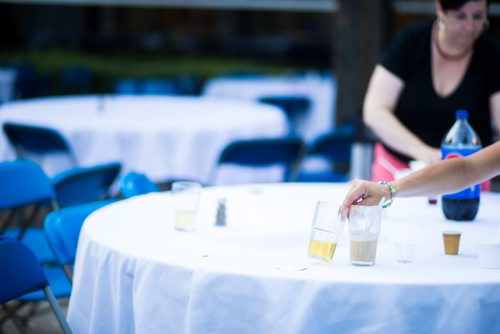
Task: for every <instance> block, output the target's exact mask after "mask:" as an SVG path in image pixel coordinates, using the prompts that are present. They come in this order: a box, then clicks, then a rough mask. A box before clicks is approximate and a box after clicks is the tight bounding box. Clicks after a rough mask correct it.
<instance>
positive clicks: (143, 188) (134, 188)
mask: <svg viewBox="0 0 500 334" xmlns="http://www.w3.org/2000/svg"><path fill="white" fill-rule="evenodd" d="M159 191H160V188H159V187H158V186H157V185H156V184H155V183H154V182H153V181H151V179H150V178H148V177H147V176H146V175H145V174H142V173H137V172H130V173H128V174H127V175H125V177H123V179H122V182H121V185H120V193H121V194H122V195H123V197H124V198H130V197H133V196H137V195H143V194H147V193H151V192H159Z"/></svg>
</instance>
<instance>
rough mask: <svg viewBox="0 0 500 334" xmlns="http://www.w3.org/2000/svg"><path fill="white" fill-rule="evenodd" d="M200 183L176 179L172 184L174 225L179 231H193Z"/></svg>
mask: <svg viewBox="0 0 500 334" xmlns="http://www.w3.org/2000/svg"><path fill="white" fill-rule="evenodd" d="M201 189H202V187H201V184H199V183H197V182H188V181H177V182H174V183H173V184H172V198H173V205H174V227H175V229H176V230H179V231H193V230H194V229H195V227H196V210H197V208H198V202H199V200H200V194H201Z"/></svg>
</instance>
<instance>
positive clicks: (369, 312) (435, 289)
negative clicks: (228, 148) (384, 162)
mask: <svg viewBox="0 0 500 334" xmlns="http://www.w3.org/2000/svg"><path fill="white" fill-rule="evenodd" d="M347 189H348V188H347V186H346V185H326V184H323V185H315V184H280V185H266V186H264V185H253V186H237V187H235V186H233V187H214V188H206V189H205V190H204V192H203V194H202V200H201V207H200V211H199V215H198V228H197V230H196V231H195V232H191V233H190V232H178V231H175V230H174V229H173V213H172V202H171V196H170V194H169V193H162V194H152V195H145V196H140V197H136V198H134V199H131V200H127V201H123V202H119V203H116V204H113V205H111V206H108V207H105V208H103V209H101V210H99V211H97V212H95V213H93V214H92V215H91V216H90V217H89V218H88V219H87V220H86V222H85V224H84V227H83V229H82V233H81V235H80V243H79V246H78V252H77V259H76V266H75V272H74V273H75V276H74V277H75V279H74V286H73V293H72V295H71V298H70V303H69V310H68V320H69V323H70V325H71V327H72V328H73V330H74V331H75V333H134V332H135V333H333V332H339V333H498V332H499V331H500V317H499V310H500V270H487V269H482V268H480V267H479V265H478V260H477V247H476V242H477V240H480V239H489V238H491V237H492V236H493V235H494V234H495V232H496V229H497V227H498V225H499V222H500V220H499V216H498V212H497V210H496V208H497V206H498V203H499V202H500V195H498V194H485V195H483V196H482V199H481V208H480V212H479V214H478V217H477V219H476V220H475V221H474V222H472V223H457V222H450V221H446V220H445V219H444V218H443V216H442V214H441V209H440V207H439V206H429V205H428V204H427V200H426V199H424V198H414V199H399V198H398V199H397V200H396V201H395V203H394V205H393V207H391V208H390V209H388V210H386V211H385V212H384V217H383V221H382V232H381V236H380V240H379V246H378V251H377V260H376V264H375V266H372V267H356V266H352V265H350V264H349V239H348V233H347V228H346V229H345V230H344V234H343V235H342V238H341V240H340V242H339V245H338V247H337V251H336V254H335V256H334V259H333V262H332V263H330V264H323V263H319V262H316V261H314V260H310V259H307V258H306V255H305V254H306V251H307V246H308V239H309V236H310V226H311V221H312V216H313V211H314V206H315V202H316V200H318V199H326V200H330V201H334V202H340V201H341V199H342V198H343V196H344V195H345V193H346V191H347ZM221 197H224V198H226V201H227V206H226V210H227V226H226V227H222V228H221V227H215V226H214V221H215V216H216V206H217V199H219V198H221ZM442 230H460V231H462V240H461V243H460V252H459V255H458V256H449V255H448V256H447V255H444V252H443V245H442V240H441V231H442ZM401 240H412V241H413V242H414V243H415V254H414V259H413V263H410V264H399V263H397V262H396V261H395V251H394V243H395V242H396V241H401ZM300 268H306V269H305V270H301V271H296V269H300Z"/></svg>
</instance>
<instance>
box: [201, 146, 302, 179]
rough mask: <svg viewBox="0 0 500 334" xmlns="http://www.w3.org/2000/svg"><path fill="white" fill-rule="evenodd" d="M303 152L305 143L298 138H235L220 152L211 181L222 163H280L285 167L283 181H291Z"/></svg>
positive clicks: (240, 164)
mask: <svg viewBox="0 0 500 334" xmlns="http://www.w3.org/2000/svg"><path fill="white" fill-rule="evenodd" d="M304 152H305V145H304V142H303V141H302V139H300V138H271V139H247V140H236V141H234V142H231V143H229V144H228V145H227V146H226V147H225V148H224V150H223V151H222V153H221V154H220V156H219V159H218V162H217V166H216V167H215V168H214V170H213V172H212V176H211V182H212V183H214V182H215V177H216V174H217V168H218V167H219V166H221V165H224V164H233V165H238V166H247V167H270V166H273V165H282V166H284V167H285V173H284V177H283V181H285V182H291V181H294V180H295V178H296V176H297V173H298V168H299V167H300V162H301V160H302V157H303V155H304Z"/></svg>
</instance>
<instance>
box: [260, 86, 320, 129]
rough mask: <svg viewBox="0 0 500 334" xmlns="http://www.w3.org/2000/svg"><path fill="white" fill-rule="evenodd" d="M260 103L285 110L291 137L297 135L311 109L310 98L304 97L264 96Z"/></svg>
mask: <svg viewBox="0 0 500 334" xmlns="http://www.w3.org/2000/svg"><path fill="white" fill-rule="evenodd" d="M259 102H262V103H267V104H271V105H274V106H277V107H279V108H280V109H281V110H283V112H284V113H285V115H286V117H287V120H288V126H289V132H290V134H291V135H295V134H296V133H297V130H298V128H299V125H300V124H299V123H300V120H301V118H302V117H304V115H305V114H306V113H307V112H308V111H309V110H310V108H311V100H310V98H309V97H307V96H302V95H277V96H262V97H261V98H259Z"/></svg>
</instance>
